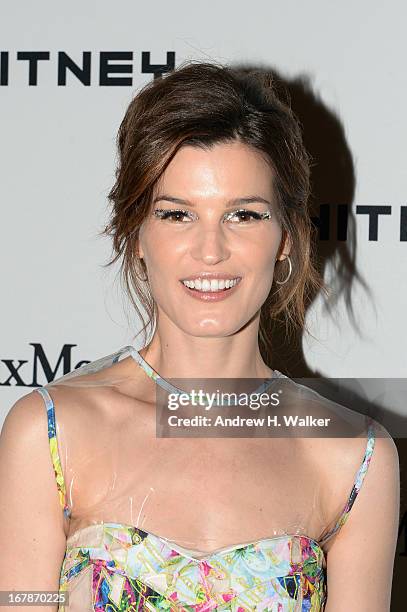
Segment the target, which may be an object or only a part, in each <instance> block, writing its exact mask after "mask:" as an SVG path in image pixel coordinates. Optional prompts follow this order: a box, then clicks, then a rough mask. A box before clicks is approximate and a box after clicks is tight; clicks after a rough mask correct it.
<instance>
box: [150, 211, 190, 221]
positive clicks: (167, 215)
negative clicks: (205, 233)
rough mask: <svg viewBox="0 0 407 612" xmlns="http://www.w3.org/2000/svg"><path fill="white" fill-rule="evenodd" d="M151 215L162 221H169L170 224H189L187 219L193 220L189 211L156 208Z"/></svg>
mask: <svg viewBox="0 0 407 612" xmlns="http://www.w3.org/2000/svg"><path fill="white" fill-rule="evenodd" d="M153 215H155V216H156V217H158V218H159V219H161V220H164V221H165V220H166V219H169V220H170V221H171V223H189V221H188V219H190V220H191V219H193V214H192V213H191V212H190V211H188V210H182V209H171V210H165V209H163V208H156V209H155V210H154V212H153ZM187 218H188V219H187Z"/></svg>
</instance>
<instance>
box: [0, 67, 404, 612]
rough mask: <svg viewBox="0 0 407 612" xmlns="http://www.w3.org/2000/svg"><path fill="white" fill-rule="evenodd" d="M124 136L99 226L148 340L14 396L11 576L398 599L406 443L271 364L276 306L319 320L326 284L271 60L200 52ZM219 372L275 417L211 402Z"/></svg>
mask: <svg viewBox="0 0 407 612" xmlns="http://www.w3.org/2000/svg"><path fill="white" fill-rule="evenodd" d="M118 147H119V166H118V169H117V174H116V182H115V185H114V186H113V188H112V190H111V192H110V194H109V199H110V202H111V204H112V211H111V218H110V220H109V223H108V225H107V227H106V228H105V230H104V233H105V234H106V235H108V236H111V237H112V239H113V255H112V258H111V260H110V262H109V264H108V265H110V264H112V263H114V262H115V261H117V260H119V259H120V260H121V275H122V280H123V282H124V287H125V290H126V291H127V293H128V295H129V296H130V299H131V300H132V302H133V304H134V307H135V311H136V315H138V318H139V320H140V323H141V324H142V327H141V331H142V332H144V334H145V336H144V343H143V348H142V349H141V350H139V351H138V350H136V349H135V348H134V347H133V346H127V347H124V348H122V349H119V350H117V351H115V353H114V354H112V355H108V356H106V357H102V358H101V359H99V360H97V361H94V362H92V363H90V364H88V365H86V366H83V367H81V368H79V369H78V370H76V371H74V372H72V373H70V374H67V375H66V376H63V377H61V378H59V379H57V380H55V381H53V382H52V383H50V384H48V385H47V386H46V387H42V388H40V389H38V390H37V391H35V392H32V393H30V394H28V395H26V396H24V397H23V398H22V399H21V400H19V401H18V402H17V403H16V404H15V405H14V406H13V407H12V409H11V410H10V411H9V413H8V415H7V418H6V421H5V424H4V427H3V431H2V435H1V443H0V488H1V490H2V491H4V490H6V491H7V504H3V505H2V506H0V549H1V550H2V554H3V556H2V558H1V567H0V590H12V589H14V590H57V589H58V588H59V589H60V590H61V591H62V594H63V595H69V605H66V606H65V604H64V603H62V602H61V603H60V604H59V606H56V607H55V609H56V608H57V607H58V609H59V610H65V609H66V610H69V611H70V612H79V611H80V612H84V611H88V610H89V611H90V610H106V611H109V612H113V611H117V612H119V611H120V612H124V611H125V610H129V611H136V610H168V611H171V612H173V611H174V612H175V611H193V610H195V611H196V612H204V611H207V610H208V611H209V610H214V609H219V610H231V611H236V612H245V611H250V610H259V611H260V610H263V611H265V610H269V611H270V612H293V611H300V610H302V611H305V610H307V611H308V612H319V611H322V610H326V611H328V612H345V611H346V612H365V611H366V612H367V611H369V612H384V611H386V610H389V601H390V592H391V583H392V569H393V559H394V553H395V544H396V537H397V522H398V506H399V481H398V456H397V450H396V447H395V444H394V442H393V440H392V438H391V437H390V436H389V434H388V432H387V431H386V430H385V429H384V428H383V427H381V426H380V425H379V423H377V422H375V421H373V420H372V419H368V418H366V417H365V416H364V415H362V414H359V413H356V412H354V411H352V410H349V409H347V408H345V407H344V406H340V405H338V404H335V403H334V402H332V401H330V400H328V399H326V398H324V397H323V396H321V395H320V394H318V393H316V392H315V391H312V390H311V389H308V388H307V387H306V386H304V385H301V384H299V383H297V382H295V381H294V380H291V379H290V378H289V377H287V376H286V375H284V374H283V373H282V372H280V371H279V370H277V369H272V364H274V363H277V364H278V363H279V355H278V354H274V352H273V347H272V343H271V338H270V333H269V326H270V323H272V322H273V321H274V320H275V319H276V318H277V317H278V316H280V315H281V316H282V317H283V320H284V321H285V323H286V329H287V333H289V332H290V330H292V329H293V328H296V329H300V330H304V331H307V330H306V326H305V312H306V308H307V305H308V302H307V300H308V299H309V295H310V294H313V293H315V292H316V291H321V292H324V293H326V287H325V285H324V282H323V280H322V278H320V276H319V274H318V272H317V271H316V268H315V265H314V263H313V260H314V250H313V249H314V235H313V231H312V226H311V221H310V217H309V210H308V198H309V191H310V187H309V179H310V176H309V175H310V160H309V158H308V155H307V153H306V151H305V149H304V145H303V142H302V135H301V128H300V125H299V123H298V120H297V119H296V117H295V116H294V114H293V113H292V111H291V109H290V108H289V107H288V106H287V105H286V104H285V103H284V102H283V101H282V100H281V99H279V97H278V96H277V94H276V91H275V88H274V83H273V81H272V79H271V78H265V77H264V76H263V75H262V74H260V73H257V72H252V73H250V72H247V71H242V70H237V69H233V68H231V67H227V66H221V65H216V64H209V63H189V64H186V65H183V66H181V67H180V68H178V69H177V70H174V71H173V72H172V73H170V74H169V75H168V76H165V77H163V78H161V79H156V80H154V81H153V82H151V83H149V84H147V85H146V86H145V87H144V88H143V89H141V91H139V92H138V93H137V95H136V96H135V98H134V99H133V100H132V102H131V103H130V105H129V107H128V109H127V112H126V114H125V117H124V119H123V122H122V124H121V126H120V130H119V135H118ZM137 323H138V321H137V316H135V326H136V325H137ZM150 326H151V335H150V337H149V338H147V333H146V332H147V329H148V327H150ZM280 367H282V368H284V364H283V363H281V365H280ZM213 379H215V383H216V384H217V385H218V386H220V387H221V388H222V389H223V390H224V391H225V392H227V393H229V395H230V392H233V393H235V394H236V392H237V391H239V392H242V391H244V392H246V394H247V396H248V397H249V398H251V399H253V397H255V399H256V402H258V405H257V409H258V413H253V406H254V402H251V403H250V401H249V404H248V405H244V404H243V405H242V404H241V403H240V401H239V402H238V401H237V400H236V399H235V400H233V397H234V396H233V395H232V401H231V402H229V403H226V404H223V403H222V402H220V403H219V404H216V406H215V405H212V404H211V406H210V411H208V410H207V411H206V412H203V407H202V404H201V403H200V402H198V403H197V401H196V399H197V397H199V398H202V397H203V395H204V392H205V393H207V392H208V389H210V388H211V385H212V383H213ZM257 379H259V380H257ZM190 386H192V389H190V388H189V387H190ZM197 388H198V393H196V391H197ZM218 390H219V389H218ZM253 390H255V392H254V393H253ZM169 393H170V394H171V397H173V396H174V394H175V396H176V397H179V404H180V405H179V406H178V407H177V414H176V418H174V417H173V416H172V415H173V413H172V411H171V408H169V405H168V398H169V395H168V394H169ZM181 395H182V399H183V400H185V402H184V401H183V402H181ZM263 395H265V396H266V397H265V398H263V399H265V400H267V398H268V399H269V400H270V398H273V402H272V403H270V401H269V402H268V403H267V401H265V403H262V402H260V398H261V397H262V396H263ZM205 397H208V396H207V395H205ZM222 397H223V396H222ZM240 397H241V395H240V394H239V398H240ZM203 406H204V407H205V406H207V404H205V403H203ZM216 411H218V412H216ZM253 417H255V418H253ZM170 418H172V419H173V421H174V422H175V424H176V425H177V424H178V425H177V426H178V428H179V430H178V431H177V427H173V429H172V431H171V433H169V434H168V435H162V432H163V431H166V430H167V431H168V427H166V425H168V423H169V419H170ZM284 423H288V425H289V426H288V427H287V428H286V429H285V430H284V432H283V430H282V428H281V426H282V425H283V424H284ZM296 424H298V426H296ZM170 425H171V426H172V421H171V423H170ZM280 428H281V429H280ZM317 429H318V431H317ZM50 459H51V460H50ZM54 479H55V480H56V485H55V482H54ZM362 485H363V486H362ZM38 491H41V495H40V496H39V495H38ZM345 523H346V524H345ZM372 576H374V581H372V579H371V577H372ZM6 609H7V608H6ZM10 609H11V608H10ZM45 609H46V610H49V606H47V607H44V610H45Z"/></svg>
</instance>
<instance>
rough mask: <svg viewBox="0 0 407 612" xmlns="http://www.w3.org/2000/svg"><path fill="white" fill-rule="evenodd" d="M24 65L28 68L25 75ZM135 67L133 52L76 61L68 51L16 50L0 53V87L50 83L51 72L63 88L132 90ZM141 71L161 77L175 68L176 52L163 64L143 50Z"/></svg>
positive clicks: (88, 55)
mask: <svg viewBox="0 0 407 612" xmlns="http://www.w3.org/2000/svg"><path fill="white" fill-rule="evenodd" d="M78 56H79V57H78ZM136 62H137V63H136ZM21 65H23V66H24V67H25V70H24V71H23V76H21V69H20V66H21ZM136 65H137V66H138V65H140V64H139V62H138V61H137V58H135V57H134V53H133V51H99V52H96V51H83V52H82V57H81V58H80V54H75V59H73V58H72V57H71V56H70V55H68V53H65V51H57V52H53V53H51V51H17V53H16V55H14V53H13V54H11V53H10V52H9V51H0V86H3V87H5V86H8V85H10V84H15V83H18V84H19V85H20V84H21V82H23V83H24V82H25V83H26V84H27V85H31V86H34V87H37V86H40V85H41V84H44V83H45V82H46V83H49V79H50V70H51V71H52V75H53V78H55V84H56V85H58V86H61V87H64V86H65V85H67V82H68V83H69V84H70V83H72V82H75V81H79V82H80V83H82V85H85V86H89V85H100V86H113V87H120V86H125V87H131V86H132V85H133V72H134V70H135V66H136ZM140 68H141V72H142V73H143V74H152V75H154V78H155V79H156V78H159V77H161V75H162V74H164V73H165V72H171V70H174V69H175V51H167V52H166V59H165V62H164V63H161V64H157V63H152V62H151V57H150V51H142V52H141V67H140ZM22 78H23V81H21V79H22ZM68 79H69V81H68Z"/></svg>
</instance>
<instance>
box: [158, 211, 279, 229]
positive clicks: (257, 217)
mask: <svg viewBox="0 0 407 612" xmlns="http://www.w3.org/2000/svg"><path fill="white" fill-rule="evenodd" d="M238 213H244V214H245V215H250V216H251V218H252V220H254V221H262V220H267V219H271V212H268V211H267V212H263V213H259V212H257V211H254V210H247V209H245V208H240V209H239V210H234V211H232V212H230V213H225V217H228V218H230V217H231V215H236V214H238ZM175 214H183V215H189V214H190V211H189V210H183V209H181V208H173V209H171V210H165V209H164V208H156V209H155V210H154V212H153V215H155V216H156V217H158V218H159V219H161V220H163V221H165V220H166V219H169V218H170V217H171V216H172V215H175ZM175 223H182V221H175ZM241 223H244V224H246V223H250V221H249V222H248V221H240V223H238V225H240V224H241Z"/></svg>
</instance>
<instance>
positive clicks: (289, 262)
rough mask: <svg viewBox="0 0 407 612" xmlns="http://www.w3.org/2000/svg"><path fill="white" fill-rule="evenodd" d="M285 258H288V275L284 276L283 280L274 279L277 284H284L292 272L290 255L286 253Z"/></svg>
mask: <svg viewBox="0 0 407 612" xmlns="http://www.w3.org/2000/svg"><path fill="white" fill-rule="evenodd" d="M286 259H288V265H289V272H288V276H287V278H285V279H284V280H283V281H278V280H276V283H277V285H285V283H286V282H287V281H288V279H289V278H290V276H291V273H292V271H293V266H292V263H291V259H290V256H289V255H287V258H286Z"/></svg>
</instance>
